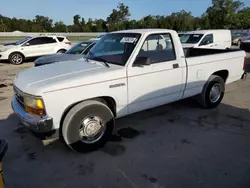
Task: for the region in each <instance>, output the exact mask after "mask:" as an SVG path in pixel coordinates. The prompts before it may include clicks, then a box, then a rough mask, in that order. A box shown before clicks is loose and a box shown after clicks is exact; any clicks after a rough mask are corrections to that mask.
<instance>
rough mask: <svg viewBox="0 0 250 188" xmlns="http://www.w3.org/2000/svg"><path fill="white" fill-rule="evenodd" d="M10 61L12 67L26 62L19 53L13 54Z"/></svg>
mask: <svg viewBox="0 0 250 188" xmlns="http://www.w3.org/2000/svg"><path fill="white" fill-rule="evenodd" d="M9 61H10V63H11V64H12V65H21V64H22V63H23V61H24V56H23V54H21V53H19V52H13V53H11V54H10V55H9Z"/></svg>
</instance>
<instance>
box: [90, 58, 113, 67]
mask: <svg viewBox="0 0 250 188" xmlns="http://www.w3.org/2000/svg"><path fill="white" fill-rule="evenodd" d="M92 60H96V61H100V62H102V63H103V64H104V65H105V66H106V67H109V64H108V63H107V61H106V60H105V59H103V58H101V57H93V58H92Z"/></svg>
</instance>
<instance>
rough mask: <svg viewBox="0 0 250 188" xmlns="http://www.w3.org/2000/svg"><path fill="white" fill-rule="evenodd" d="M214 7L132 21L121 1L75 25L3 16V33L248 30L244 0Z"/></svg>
mask: <svg viewBox="0 0 250 188" xmlns="http://www.w3.org/2000/svg"><path fill="white" fill-rule="evenodd" d="M211 1H212V6H211V7H208V9H207V10H206V12H204V14H202V15H201V16H200V17H194V16H192V13H191V12H186V11H185V10H181V11H180V12H173V13H172V14H171V15H166V16H165V15H162V16H160V15H148V16H145V17H143V18H142V19H140V20H130V19H129V17H130V15H131V14H130V11H129V7H128V6H126V5H125V4H123V3H119V5H118V6H117V7H116V9H113V10H112V12H111V14H110V15H109V16H108V17H107V18H106V20H103V19H95V20H92V19H88V21H85V19H84V18H82V17H81V16H80V15H79V14H77V15H75V16H74V17H73V24H72V25H66V24H64V23H63V22H62V21H58V22H55V23H54V22H53V20H52V19H50V18H49V17H46V16H41V15H37V16H36V17H35V19H33V20H25V19H17V18H7V17H0V32H7V31H15V30H19V31H23V32H109V31H115V30H122V29H135V28H168V29H174V30H177V31H186V30H194V29H221V28H228V29H249V28H250V7H245V6H244V3H243V2H241V1H238V0H237V1H234V0H211Z"/></svg>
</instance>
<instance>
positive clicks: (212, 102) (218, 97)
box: [197, 75, 225, 109]
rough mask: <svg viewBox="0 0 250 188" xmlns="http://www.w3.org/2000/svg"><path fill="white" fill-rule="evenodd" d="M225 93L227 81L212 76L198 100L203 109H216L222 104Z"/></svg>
mask: <svg viewBox="0 0 250 188" xmlns="http://www.w3.org/2000/svg"><path fill="white" fill-rule="evenodd" d="M224 92H225V81H224V80H223V79H222V78H221V77H220V76H216V75H212V76H211V77H210V78H209V80H208V81H207V83H206V84H205V86H204V88H203V91H202V93H201V94H200V95H199V96H198V98H197V99H198V102H199V103H200V104H201V106H202V107H203V108H207V109H211V108H216V107H217V106H218V105H219V104H220V103H221V101H222V99H223V97H224Z"/></svg>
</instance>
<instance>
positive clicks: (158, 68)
mask: <svg viewBox="0 0 250 188" xmlns="http://www.w3.org/2000/svg"><path fill="white" fill-rule="evenodd" d="M162 36H164V38H166V39H169V38H170V40H171V46H169V45H167V44H166V40H164V38H162ZM168 44H169V43H168ZM185 54H186V55H185ZM185 54H184V51H183V47H182V45H181V42H180V39H179V36H178V34H177V32H176V31H173V30H167V29H134V30H124V31H116V32H111V33H109V34H106V35H105V36H104V37H102V38H101V39H100V41H98V42H97V43H96V45H95V46H94V47H93V48H92V49H91V50H90V51H89V53H88V55H87V56H86V58H84V59H81V60H74V61H67V62H61V63H53V64H50V65H47V66H41V67H36V68H30V69H26V70H23V71H21V72H19V73H18V74H17V76H16V78H15V80H14V86H13V88H14V93H15V94H14V97H13V98H12V102H11V104H12V108H13V111H14V112H15V113H16V114H17V115H18V116H19V117H20V118H21V120H22V122H23V124H25V125H26V127H27V128H28V129H30V130H31V131H33V132H35V133H39V134H40V135H44V137H43V139H44V140H45V139H54V138H58V135H60V136H61V138H62V139H63V140H64V142H65V143H66V144H67V145H68V146H69V147H70V148H71V149H72V150H75V151H79V152H89V151H94V150H97V149H99V148H100V147H103V146H104V145H105V144H106V143H107V141H108V140H110V137H111V136H112V131H113V129H114V126H115V119H117V118H120V117H123V116H127V115H129V114H133V113H136V112H139V111H143V110H146V109H150V108H154V107H157V106H160V105H164V104H167V103H170V102H174V101H178V100H181V99H185V98H189V97H195V98H196V99H197V101H199V103H200V105H201V106H202V107H203V108H206V109H212V108H215V107H217V106H218V105H219V104H220V103H221V101H222V99H223V96H224V93H225V87H226V84H229V83H232V82H235V81H237V80H240V79H245V78H246V72H245V66H246V64H245V63H246V61H245V57H246V53H245V52H244V51H242V50H237V49H236V50H235V49H234V50H233V49H230V50H214V49H195V48H191V49H186V53H185ZM83 61H84V63H83ZM72 63H73V64H72ZM59 132H60V134H59Z"/></svg>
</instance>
